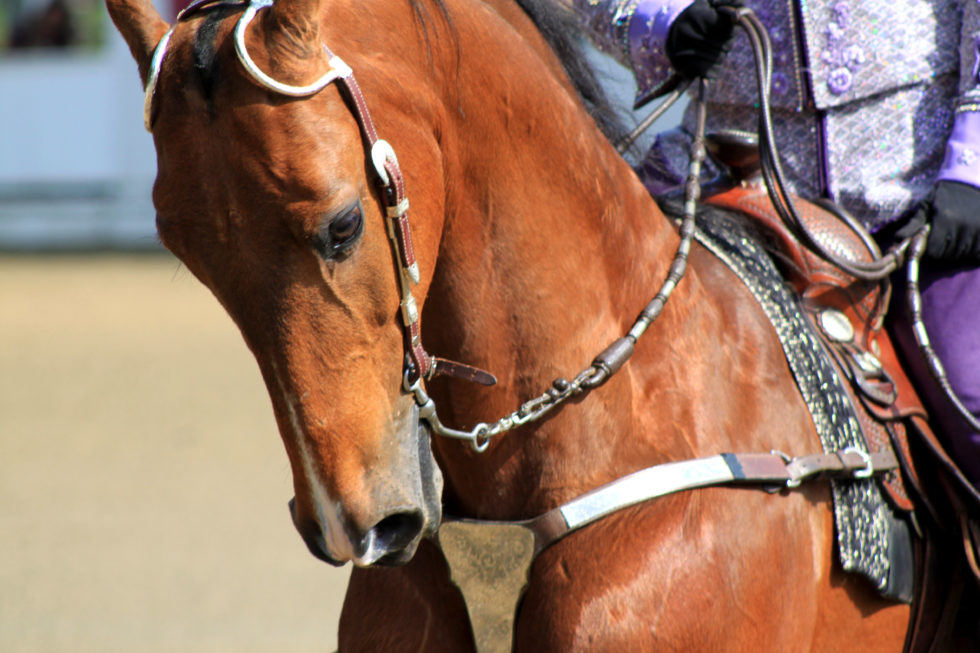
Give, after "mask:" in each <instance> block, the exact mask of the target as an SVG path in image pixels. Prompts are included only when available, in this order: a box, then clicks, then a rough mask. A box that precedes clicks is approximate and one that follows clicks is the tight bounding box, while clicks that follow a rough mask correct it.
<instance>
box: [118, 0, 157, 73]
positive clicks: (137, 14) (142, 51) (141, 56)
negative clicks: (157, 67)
mask: <svg viewBox="0 0 980 653" xmlns="http://www.w3.org/2000/svg"><path fill="white" fill-rule="evenodd" d="M106 8H107V9H108V10H109V16H110V17H111V18H112V22H113V23H115V25H116V29H118V30H119V32H120V34H122V36H123V39H125V40H126V44H127V45H129V51H130V52H132V54H133V58H134V59H136V65H138V66H139V70H140V78H141V79H143V80H146V74H147V70H148V69H149V67H150V58H151V57H152V56H153V50H154V49H155V48H156V46H157V43H159V42H160V39H161V38H163V35H164V34H166V32H167V30H168V29H170V25H168V24H167V22H166V21H165V20H163V17H161V16H160V14H159V12H157V10H156V9H155V8H154V7H153V3H152V2H151V0H106Z"/></svg>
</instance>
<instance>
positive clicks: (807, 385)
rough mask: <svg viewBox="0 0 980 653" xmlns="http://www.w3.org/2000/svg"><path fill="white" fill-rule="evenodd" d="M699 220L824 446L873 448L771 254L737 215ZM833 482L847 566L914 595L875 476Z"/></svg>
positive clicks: (897, 524)
mask: <svg viewBox="0 0 980 653" xmlns="http://www.w3.org/2000/svg"><path fill="white" fill-rule="evenodd" d="M671 213H672V214H676V213H675V212H673V211H671ZM697 226H698V230H697V233H696V238H697V240H698V241H699V242H700V243H701V244H702V245H704V246H705V247H706V248H707V249H708V250H710V251H711V252H713V253H714V254H715V255H716V256H717V257H718V258H719V259H720V260H722V261H723V262H724V263H725V264H726V265H727V266H728V267H729V268H730V269H731V270H732V271H733V272H734V273H735V274H736V275H737V276H738V277H739V278H740V279H741V280H742V282H743V283H745V285H746V286H747V287H748V288H749V290H750V291H751V292H752V294H753V296H755V298H756V300H757V301H758V302H759V305H760V306H761V307H762V309H763V311H764V312H765V313H766V315H767V316H768V317H769V320H770V322H771V323H772V325H773V327H774V328H775V330H776V333H777V334H778V336H779V340H780V343H781V344H782V347H783V351H784V353H785V354H786V360H787V362H788V363H789V367H790V369H791V370H792V372H793V376H794V377H795V379H796V382H797V385H798V387H799V390H800V394H801V395H802V396H803V400H804V402H805V403H806V405H807V407H808V408H809V410H810V415H811V417H812V419H813V423H814V426H815V427H816V430H817V433H818V435H819V437H820V442H821V445H822V446H823V449H824V451H825V452H830V451H840V450H843V449H845V448H847V447H857V448H858V449H860V450H861V451H868V445H867V443H866V442H865V440H864V436H863V434H862V431H861V426H860V424H859V422H858V418H857V416H856V413H855V410H854V407H853V406H852V405H851V402H850V399H849V398H848V394H847V392H846V391H845V389H844V384H843V382H842V381H841V379H840V377H839V376H838V374H837V371H836V370H835V368H834V366H833V364H832V363H831V361H830V360H829V358H828V356H827V354H826V352H825V351H824V350H823V348H822V346H821V344H820V341H819V338H818V336H817V334H816V333H815V332H814V331H813V329H812V327H811V326H810V324H809V322H808V320H806V319H805V318H804V315H803V313H802V311H801V309H800V306H799V303H798V300H797V298H796V296H795V294H794V293H793V292H792V291H791V290H790V289H789V288H788V286H787V284H786V282H785V280H784V279H783V277H782V275H781V274H780V272H779V270H778V269H777V268H776V265H775V264H774V263H773V261H772V259H771V258H770V256H769V254H768V253H767V252H766V251H765V249H763V247H762V246H761V245H760V244H759V243H758V242H757V241H756V240H755V239H754V238H752V237H751V236H750V233H749V231H748V230H747V229H746V228H745V226H744V225H743V224H742V222H741V220H740V219H739V217H738V216H737V215H736V214H732V213H728V212H724V211H720V210H717V209H711V208H708V209H706V210H703V211H702V212H701V213H700V214H699V216H698V221H697ZM790 453H792V452H790ZM831 486H832V493H833V504H834V516H835V523H836V532H837V551H838V556H839V558H840V562H841V565H842V567H843V568H844V570H845V571H849V572H854V573H858V574H860V575H862V576H864V577H865V578H867V579H868V580H870V581H871V583H872V584H873V585H874V586H875V587H876V588H877V589H878V591H879V592H880V593H882V594H883V595H884V596H888V597H890V598H896V599H899V600H905V601H908V600H910V599H911V591H912V588H911V583H910V582H909V581H907V580H906V579H905V578H904V577H905V574H904V573H901V571H900V570H903V569H911V568H912V566H911V555H912V554H911V535H910V532H909V530H908V527H907V525H906V524H905V522H904V521H902V520H900V519H898V518H897V517H895V515H894V514H893V513H892V511H891V508H890V507H889V505H888V503H887V502H886V501H885V499H884V498H883V496H882V493H881V491H880V489H879V487H878V485H877V481H875V480H874V479H858V480H834V481H832V482H831ZM893 571H894V572H895V573H894V574H893V573H891V572H893Z"/></svg>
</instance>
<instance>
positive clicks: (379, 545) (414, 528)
mask: <svg viewBox="0 0 980 653" xmlns="http://www.w3.org/2000/svg"><path fill="white" fill-rule="evenodd" d="M424 523H425V518H424V517H423V515H422V512H421V511H418V510H413V511H411V512H399V513H395V514H394V515H388V516H387V517H385V518H384V519H382V520H381V521H379V522H378V523H377V524H375V525H374V528H372V529H371V530H370V531H369V532H368V533H367V535H366V536H365V538H364V539H365V540H373V548H375V549H376V550H379V551H385V552H392V553H393V552H397V551H399V550H401V549H403V548H405V547H406V546H408V545H409V544H411V543H412V542H413V541H414V540H415V538H416V537H418V535H419V534H420V533H421V532H422V527H423V525H424Z"/></svg>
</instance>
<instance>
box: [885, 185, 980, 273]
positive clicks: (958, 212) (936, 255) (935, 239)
mask: <svg viewBox="0 0 980 653" xmlns="http://www.w3.org/2000/svg"><path fill="white" fill-rule="evenodd" d="M925 224H929V225H931V226H930V229H929V240H928V241H926V251H925V257H926V258H928V259H932V260H934V261H937V262H941V263H943V264H944V265H963V264H970V263H980V188H977V187H976V186H973V185H971V184H964V183H962V182H958V181H948V180H945V181H940V182H937V183H936V185H935V187H934V188H933V189H932V192H931V193H929V196H928V197H926V198H925V199H924V200H922V202H921V203H920V204H919V206H918V208H916V211H915V213H914V214H913V215H912V218H911V219H910V220H909V222H908V223H907V224H906V225H905V226H904V227H902V228H901V229H900V230H899V231H898V232H897V235H898V237H899V238H903V239H904V238H909V237H911V236H913V235H914V234H915V233H916V232H917V231H918V230H919V229H921V228H922V226H923V225H925Z"/></svg>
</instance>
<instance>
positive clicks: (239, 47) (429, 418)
mask: <svg viewBox="0 0 980 653" xmlns="http://www.w3.org/2000/svg"><path fill="white" fill-rule="evenodd" d="M272 4H273V0H246V1H235V0H195V2H193V3H191V4H190V5H188V6H187V7H186V8H185V9H183V10H182V11H181V12H180V13H179V14H177V18H176V19H175V21H174V25H173V26H172V27H171V28H170V29H169V30H168V31H167V33H166V34H164V35H163V37H162V38H161V39H160V42H159V43H158V44H157V46H156V48H155V49H154V51H153V57H152V58H151V60H150V70H149V73H148V75H147V80H146V84H145V95H144V102H143V121H144V125H145V127H146V130H147V131H149V132H152V127H153V100H154V96H155V93H156V86H157V80H158V78H159V75H160V70H161V67H162V65H163V59H164V56H165V55H166V51H167V45H168V43H169V41H170V37H171V36H172V34H173V32H174V30H175V29H176V27H177V25H178V24H179V23H180V22H181V21H182V20H184V19H186V18H188V17H189V16H192V15H193V14H195V13H197V12H199V11H201V10H203V9H205V8H209V7H217V6H226V7H243V6H244V7H245V11H244V12H243V13H242V15H241V17H240V18H239V19H238V23H237V24H236V26H235V33H234V39H235V51H236V53H237V55H238V60H239V61H240V62H241V64H242V66H243V67H244V68H245V70H246V72H248V74H249V75H250V76H251V77H252V79H253V80H254V81H255V82H256V83H257V84H258V85H259V86H262V87H263V88H266V89H269V90H270V91H274V92H276V93H279V94H282V95H287V96H290V97H297V98H303V97H309V96H312V95H316V94H317V93H319V92H320V91H321V90H323V89H324V88H326V87H327V86H328V85H330V84H332V83H334V82H336V83H337V84H338V85H339V86H340V87H341V88H343V89H344V91H345V92H346V98H347V100H348V105H349V107H350V109H351V112H352V113H353V115H354V117H355V119H356V120H357V123H358V126H359V127H360V131H361V135H362V136H363V138H364V142H365V148H366V150H367V154H368V155H369V156H370V159H371V162H372V164H373V167H374V170H375V172H376V173H377V181H378V185H379V188H380V190H381V196H382V197H383V199H384V203H385V211H386V214H387V217H388V229H387V231H388V237H389V240H390V242H391V245H392V248H393V252H394V257H395V261H396V262H397V265H398V281H399V287H400V291H401V301H400V308H401V319H402V326H403V330H404V334H405V351H406V353H405V367H404V371H403V382H402V385H403V389H404V391H405V392H407V393H411V394H412V395H413V397H414V398H415V402H416V404H417V405H418V407H419V419H420V420H425V421H426V422H427V423H428V425H429V429H430V431H431V432H432V433H434V434H436V435H440V436H443V437H449V438H456V439H461V440H466V441H468V442H469V443H470V444H471V445H472V446H473V448H474V449H476V450H477V451H481V452H482V451H484V450H485V449H486V448H487V447H488V446H489V445H490V439H491V438H492V437H493V436H495V435H499V434H501V433H504V432H506V431H509V430H511V429H513V428H515V427H517V426H520V425H522V424H526V423H528V422H533V421H535V420H538V419H540V418H541V417H543V416H544V415H545V414H547V413H548V412H550V411H551V410H552V409H554V408H555V407H557V406H558V405H560V404H562V403H564V402H565V401H566V400H568V399H570V398H571V397H573V396H575V395H579V394H582V393H584V392H587V391H589V390H591V389H593V388H596V387H598V386H600V385H602V384H603V383H605V382H606V380H607V379H608V378H609V377H610V376H612V375H613V374H615V373H616V371H618V370H619V368H620V367H622V365H623V364H624V363H625V362H626V360H627V359H628V358H629V357H630V356H631V355H632V353H633V349H634V345H635V344H636V341H637V340H638V339H639V337H640V336H642V335H643V333H644V332H646V330H647V328H648V327H649V326H650V324H651V323H652V322H653V321H654V320H656V319H657V317H659V315H660V313H661V311H662V310H663V307H664V305H665V304H666V302H667V299H668V297H670V294H671V293H672V292H673V290H674V288H675V287H676V286H677V283H678V282H679V281H680V280H681V278H682V277H683V276H684V272H685V271H686V269H687V257H688V253H689V252H690V248H691V240H692V238H693V236H694V231H695V229H694V212H695V206H696V203H697V200H698V198H699V196H700V185H699V183H698V179H699V177H700V171H701V164H702V161H703V159H704V146H703V142H704V102H703V98H704V93H705V89H706V84H705V83H704V82H702V83H701V89H700V94H699V98H698V106H699V109H700V110H699V120H698V123H699V128H698V130H697V134H696V143H698V144H700V146H698V147H696V148H695V152H694V155H693V156H692V158H691V168H690V173H689V176H688V183H687V187H686V193H685V204H684V216H683V220H682V222H681V224H680V236H681V240H680V244H679V245H678V248H677V252H676V254H675V255H674V260H673V261H672V263H671V265H670V269H669V271H668V274H667V278H666V280H665V281H664V283H663V285H662V286H661V288H660V290H659V291H658V292H657V294H656V296H655V297H654V298H653V299H652V300H651V301H650V303H649V304H647V306H646V308H644V310H643V311H642V312H641V313H640V315H639V317H638V318H637V319H636V321H635V322H634V324H633V326H632V328H631V329H630V330H629V332H627V333H626V334H625V335H624V336H623V337H621V338H618V339H617V340H615V341H614V342H613V343H612V344H611V345H609V347H607V348H606V349H605V350H604V351H602V352H601V353H600V354H599V355H598V356H596V358H595V359H594V360H593V361H592V363H591V364H590V365H589V366H587V367H586V368H585V369H583V370H582V371H581V372H579V374H578V375H577V376H575V377H574V379H573V380H571V381H568V380H566V379H563V378H559V379H556V380H555V381H554V382H553V383H552V387H550V388H548V390H547V391H546V392H545V393H543V394H542V395H540V396H538V397H535V398H533V399H531V400H529V401H527V402H525V403H524V404H522V405H521V406H520V408H518V409H517V410H515V411H514V412H512V413H511V414H509V415H506V416H504V417H502V418H500V419H499V420H497V421H496V422H494V423H492V424H487V423H480V424H477V425H476V426H475V427H474V428H473V429H471V430H469V431H462V430H456V429H453V428H449V427H447V426H445V425H444V424H442V422H441V421H440V420H439V416H438V414H437V412H436V406H435V402H434V401H433V400H432V398H431V397H429V395H428V394H427V393H426V391H425V388H424V385H423V381H424V380H426V379H430V378H432V377H434V376H437V375H440V374H444V375H449V376H454V377H456V378H463V379H466V380H469V381H474V382H477V383H481V384H483V385H492V384H494V383H496V379H494V377H493V376H492V375H491V374H489V373H487V372H484V371H483V370H479V369H476V368H474V367H471V366H468V365H465V364H463V363H457V362H454V361H448V360H445V359H442V358H437V357H434V356H431V355H429V354H428V353H427V352H426V351H425V348H424V347H423V346H422V338H421V327H420V321H419V310H418V303H417V302H416V301H415V297H414V296H413V294H412V287H413V286H415V285H416V284H418V282H419V266H418V261H417V260H416V258H415V250H414V247H413V245H412V234H411V226H410V224H409V220H408V198H407V196H406V194H405V179H404V176H403V175H402V171H401V168H400V167H399V165H398V158H397V157H396V156H395V151H394V149H393V148H392V147H391V144H390V143H388V142H387V141H385V140H383V139H380V138H378V134H377V130H376V129H375V126H374V121H373V120H372V118H371V113H370V111H369V110H368V108H367V103H366V102H365V100H364V95H363V94H362V93H361V89H360V87H359V86H358V84H357V80H355V79H354V72H353V70H352V69H351V68H350V67H349V66H348V65H347V64H346V63H344V61H343V60H342V59H340V57H338V56H336V55H334V54H333V53H332V52H331V51H330V49H329V48H328V47H327V46H326V44H324V45H323V51H324V53H325V54H326V56H327V60H328V65H329V69H328V71H327V72H326V73H325V74H324V75H323V76H321V77H320V78H319V79H318V80H317V81H315V82H313V83H312V84H309V85H307V86H292V85H289V84H283V83H282V82H279V81H277V80H275V79H273V78H272V77H270V76H269V75H267V74H266V73H265V72H264V71H262V70H261V69H260V68H259V67H258V65H256V63H255V62H254V61H253V60H252V58H251V56H249V54H248V49H247V47H246V45H245V31H246V29H247V28H248V25H249V23H251V21H252V19H253V18H255V15H256V14H257V13H258V12H259V11H260V10H262V9H265V8H267V7H271V6H272Z"/></svg>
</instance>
